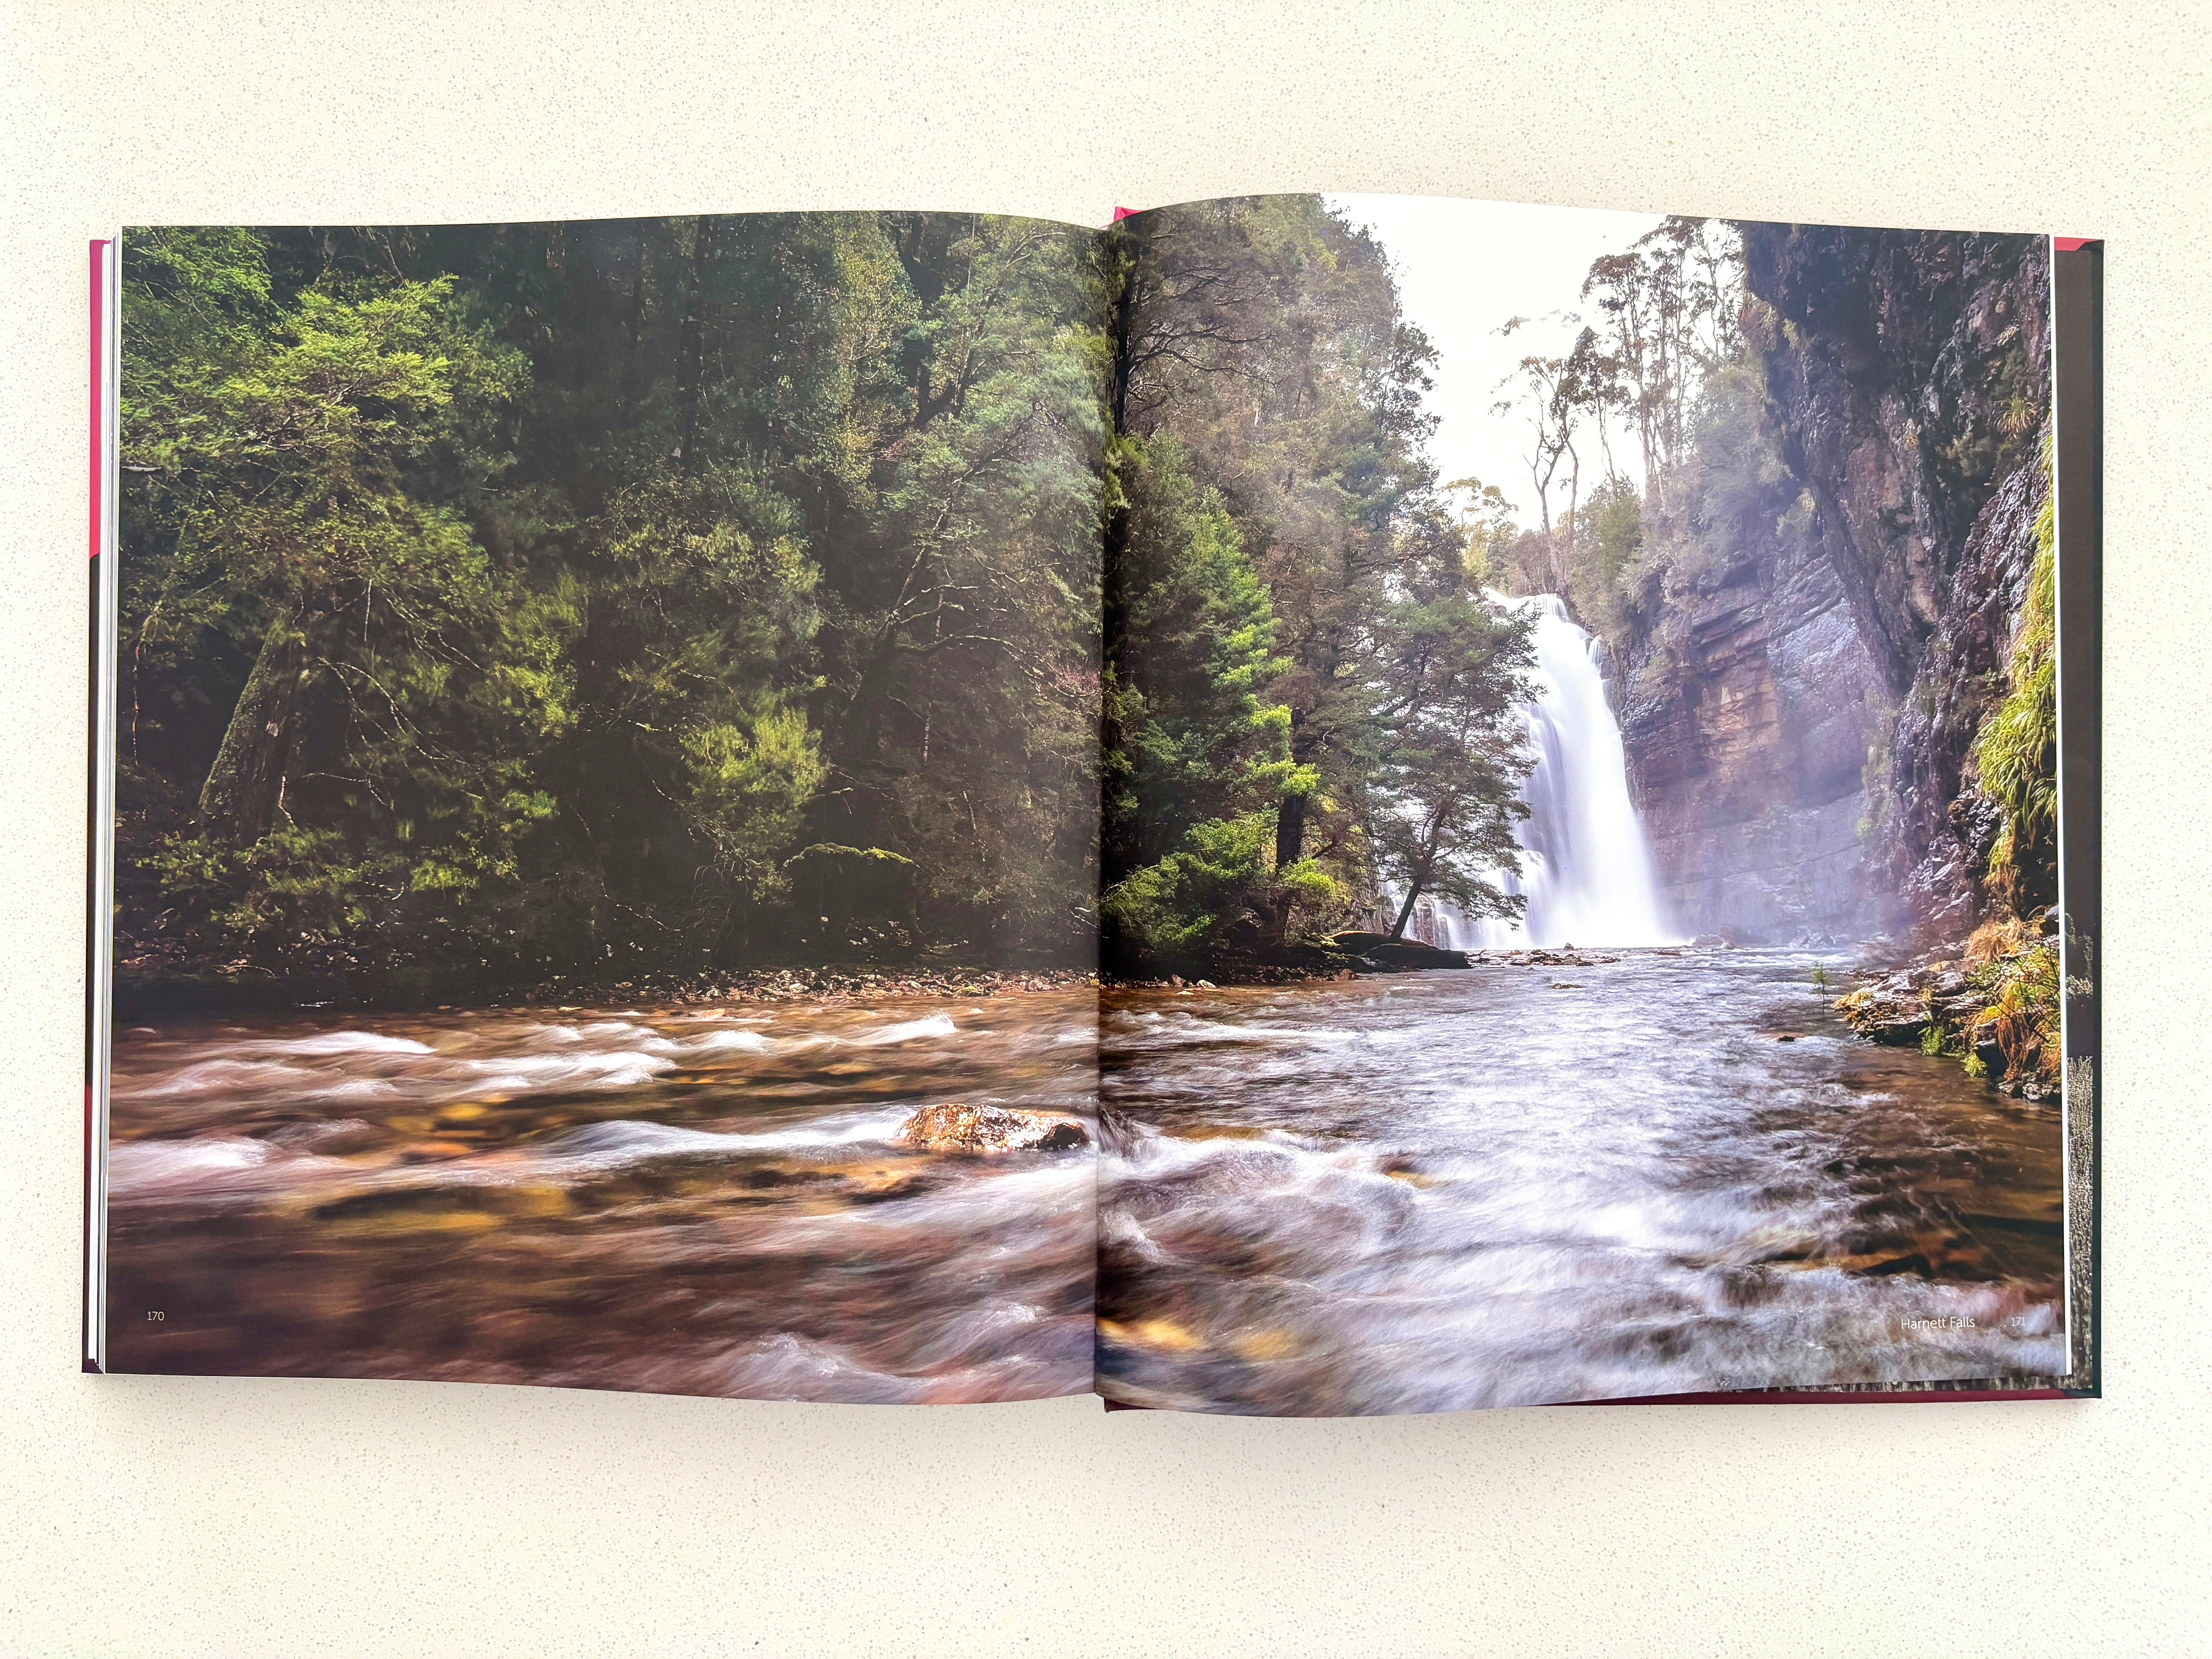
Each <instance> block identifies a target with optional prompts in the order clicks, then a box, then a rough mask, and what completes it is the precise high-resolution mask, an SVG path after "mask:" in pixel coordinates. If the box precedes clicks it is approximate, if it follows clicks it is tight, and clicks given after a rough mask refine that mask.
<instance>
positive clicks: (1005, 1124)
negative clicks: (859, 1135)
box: [899, 1100, 1091, 1152]
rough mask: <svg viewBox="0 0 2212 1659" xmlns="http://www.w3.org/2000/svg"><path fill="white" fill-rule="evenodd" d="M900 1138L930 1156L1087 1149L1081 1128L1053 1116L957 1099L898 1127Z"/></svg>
mask: <svg viewBox="0 0 2212 1659" xmlns="http://www.w3.org/2000/svg"><path fill="white" fill-rule="evenodd" d="M899 1139H901V1140H902V1141H904V1142H905V1143H906V1144H907V1145H908V1146H921V1147H926V1148H927V1149H928V1150H929V1151H931V1152H1066V1151H1069V1150H1072V1149H1073V1148H1074V1147H1077V1146H1089V1145H1090V1144H1091V1136H1090V1134H1089V1133H1087V1132H1086V1131H1085V1129H1084V1127H1083V1126H1082V1125H1081V1124H1080V1123H1079V1122H1077V1121H1075V1120H1074V1119H1073V1118H1072V1117H1064V1116H1061V1115H1060V1114H1058V1113H1056V1112H1024V1111H1017V1110H1015V1109H1012V1108H1011V1107H1006V1106H969V1105H964V1104H963V1103H961V1102H959V1101H957V1100H956V1101H947V1102H945V1103H944V1104H943V1105H941V1106H925V1107H923V1108H922V1109H921V1110H920V1111H918V1112H916V1113H915V1115H913V1116H912V1117H909V1118H908V1119H907V1121H905V1122H904V1123H902V1124H901V1125H899Z"/></svg>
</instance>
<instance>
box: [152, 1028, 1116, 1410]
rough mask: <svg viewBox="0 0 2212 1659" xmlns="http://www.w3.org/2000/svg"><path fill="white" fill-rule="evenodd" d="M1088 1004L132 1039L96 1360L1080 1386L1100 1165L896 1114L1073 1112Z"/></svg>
mask: <svg viewBox="0 0 2212 1659" xmlns="http://www.w3.org/2000/svg"><path fill="white" fill-rule="evenodd" d="M1096 1038H1097V997H1096V993H1095V992H1094V991H1093V990H1092V989H1091V987H1087V986H1078V987H1074V988H1073V989H1065V990H1055V991H1040V992H1034V993H1030V994H1011V995H1000V996H992V997H988V998H984V999H980V1000H968V999H943V998H933V999H927V1000H910V1001H905V1002H896V1001H887V1002H872V1003H868V1004H865V1005H863V1006H848V1007H838V1006H821V1005H808V1004H804V1003H774V1004H750V1005H746V1004H735V1005H731V1006H720V1007H712V1008H696V1007H678V1008H650V1007H647V1008H636V1007H631V1008H623V1009H611V1010H610V1009H563V1010H540V1009H516V1008H510V1009H502V1010H493V1011H487V1012H443V1013H431V1014H421V1015H381V1014H379V1015H366V1014H362V1015H348V1016H343V1017H319V1016H311V1015H301V1016H297V1017H285V1018H256V1019H254V1020H252V1021H239V1020H224V1021H216V1022H181V1023H172V1022H164V1023H161V1024H155V1025H151V1026H145V1025H141V1026H137V1027H135V1028H132V1029H128V1030H118V1032H117V1034H116V1044H115V1067H114V1073H113V1077H114V1081H113V1088H112V1119H113V1125H114V1130H113V1137H112V1151H111V1155H110V1188H111V1201H110V1206H109V1214H110V1230H109V1237H110V1249H111V1257H112V1269H111V1273H110V1279H109V1284H110V1296H109V1306H110V1310H111V1312H110V1317H109V1352H110V1358H111V1362H112V1365H113V1368H114V1369H116V1370H144V1371H185V1372H199V1373H205V1372H219V1373H249V1374H263V1375H280V1376H389V1377H397V1376H405V1377H432V1378H442V1379H446V1380H449V1381H458V1382H477V1383H560V1384H568V1385H571V1386H576V1387H587V1388H605V1389H651V1390H654V1391H658V1392H664V1393H681V1394H705V1395H735V1396H744V1397H757V1398H771V1399H799V1400H830V1401H982V1400H1017V1399H1029V1398H1034V1397H1037V1396H1041V1395H1060V1394H1073V1393H1082V1392H1086V1391H1088V1390H1089V1389H1090V1388H1091V1346H1092V1325H1091V1279H1092V1267H1093V1261H1094V1255H1095V1240H1096V1225H1095V1219H1094V1212H1093V1208H1092V1205H1093V1196H1094V1193H1095V1182H1096V1159H1095V1156H1094V1154H1093V1152H1092V1151H1091V1148H1090V1147H1087V1146H1086V1147H1084V1148H1082V1149H1080V1150H1075V1151H1066V1152H997V1153H993V1154H989V1155H986V1156H962V1155H957V1154H946V1153H942V1152H927V1151H923V1150H920V1149H917V1148H915V1147H911V1146H906V1145H904V1144H902V1141H901V1140H900V1139H899V1128H900V1126H901V1124H902V1122H903V1121H905V1119H906V1118H907V1116H908V1115H909V1114H910V1113H912V1112H913V1111H914V1110H915V1108H917V1107H918V1106H922V1105H927V1104H931V1103H938V1102H942V1101H946V1100H951V1099H957V1100H962V1101H966V1102H970V1103H989V1104H994V1105H1000V1106H1007V1107H1014V1108H1028V1109H1042V1110H1050V1111H1054V1112H1065V1113H1074V1114H1077V1115H1080V1116H1081V1117H1082V1118H1084V1119H1085V1121H1089V1120H1090V1118H1091V1111H1092V1107H1093V1103H1094V1091H1095V1084H1096V1077H1097V1071H1096V1064H1097V1059H1096V1056H1097V1048H1096ZM151 1315H158V1316H159V1317H149V1316H151Z"/></svg>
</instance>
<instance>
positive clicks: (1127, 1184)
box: [1099, 949, 2066, 1414]
mask: <svg viewBox="0 0 2212 1659" xmlns="http://www.w3.org/2000/svg"><path fill="white" fill-rule="evenodd" d="M1607 954H1612V955H1616V956H1617V957H1618V960H1616V961H1614V962H1612V963H1595V962H1593V963H1590V965H1588V966H1581V967H1573V968H1560V967H1556V966H1544V965H1536V966H1529V967H1516V966H1511V965H1509V964H1506V963H1499V962H1495V961H1493V962H1491V963H1486V964H1484V965H1481V966H1478V967H1476V968H1474V969H1468V970H1463V971H1457V972H1453V971H1438V972H1431V973H1425V974H1418V975H1402V976H1391V977H1382V978H1366V979H1361V980H1358V981H1353V982H1350V983H1344V984H1328V985H1322V986H1307V987H1297V988H1295V989H1290V990H1284V989H1240V990H1197V991H1192V992H1188V993H1183V994H1177V993H1175V992H1173V991H1169V992H1149V991H1148V992H1139V993H1133V994H1121V995H1118V996H1116V997H1115V999H1114V1000H1113V1002H1112V1004H1111V1006H1109V1010H1108V1012H1107V1016H1106V1026H1105V1055H1106V1063H1107V1072H1106V1075H1105V1079H1104V1084H1103V1092H1102V1107H1103V1118H1104V1121H1105V1131H1106V1145H1107V1147H1108V1149H1109V1153H1110V1154H1111V1155H1110V1156H1109V1158H1108V1159H1107V1160H1106V1164H1105V1168H1104V1170H1103V1185H1102V1188H1101V1198H1100V1202H1101V1211H1102V1225H1103V1240H1102V1245H1101V1261H1100V1274H1101V1278H1100V1291H1099V1293H1100V1316H1101V1325H1100V1332H1101V1339H1102V1340H1101V1345H1100V1361H1099V1363H1100V1373H1101V1377H1100V1380H1101V1386H1102V1391H1103V1392H1104V1393H1106V1394H1107V1395H1109V1397H1110V1398H1114V1399H1117V1400H1120V1401H1125V1402H1127V1403H1129V1404H1135V1405H1146V1406H1153V1407H1170V1408H1182V1409H1197V1410H1214V1411H1226V1412H1243V1413H1284V1414H1330V1413H1388V1412H1425V1411H1448V1410H1459V1409H1465V1408H1468V1407H1484V1406H1506V1405H1518V1404H1528V1403H1533V1402H1536V1401H1565V1400H1594V1399H1605V1398H1620V1397H1632V1396H1636V1395H1657V1394H1673V1393H1687V1392H1698V1391H1703V1390H1711V1389H1747V1388H1768V1387H1777V1386H1789V1385H1796V1386H1804V1385H1812V1384H1821V1383H1881V1382H1897V1381H1905V1380H1914V1379H1921V1380H1924V1379H1936V1378H1968V1377H1996V1376H2020V1375H2030V1376H2033V1375H2051V1374H2053V1373H2057V1372H2061V1371H2063V1370H2064V1369H2065V1363H2066V1362H2065V1357H2064V1352H2063V1335H2062V1333H2063V1288H2062V1287H2063V1244H2062V1242H2061V1176H2060V1166H2061V1151H2060V1122H2061V1119H2060V1113H2059V1110H2058V1109H2057V1105H2056V1104H2055V1103H2025V1102H2020V1101H2015V1100H2012V1099H2009V1098H2008V1097H2005V1096H2003V1095H2002V1094H2000V1093H1999V1092H1997V1091H1996V1090H1994V1089H1992V1088H1990V1086H1989V1085H1987V1084H1986V1083H1984V1082H1979V1081H1977V1080H1975V1079H1972V1078H1969V1077H1968V1076H1966V1073H1965V1072H1964V1070H1963V1069H1962V1068H1961V1067H1960V1065H1959V1064H1958V1063H1957V1062H1956V1061H1955V1060H1940V1059H1934V1058H1930V1057H1928V1056H1925V1055H1923V1054H1920V1053H1918V1052H1917V1050H1909V1051H1907V1050H1898V1049H1887V1048H1874V1047H1871V1046H1869V1045H1867V1044H1865V1043H1863V1042H1860V1041H1858V1040H1857V1039H1856V1038H1854V1037H1853V1036H1850V1033H1849V1032H1848V1031H1846V1030H1844V1027H1843V1026H1842V1024H1840V1022H1839V1021H1838V1019H1837V1018H1836V1017H1835V1015H1834V1014H1833V1012H1832V1010H1831V1008H1830V1006H1829V1005H1830V1001H1831V999H1832V997H1833V996H1834V995H1835V994H1836V993H1835V991H1834V990H1833V989H1831V988H1824V987H1821V986H1820V985H1818V984H1817V983H1816V982H1815V981H1814V969H1815V968H1816V967H1818V968H1820V969H1822V971H1823V972H1824V973H1827V974H1831V975H1839V974H1840V973H1841V972H1842V970H1843V967H1844V963H1843V959H1842V958H1841V957H1837V956H1833V955H1828V956H1814V955H1811V954H1808V953H1803V952H1796V951H1723V950H1712V951H1700V950H1694V949H1692V950H1686V951H1680V953H1679V954H1678V953H1672V952H1667V951H1656V950H1644V951H1619V952H1608V953H1607Z"/></svg>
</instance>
